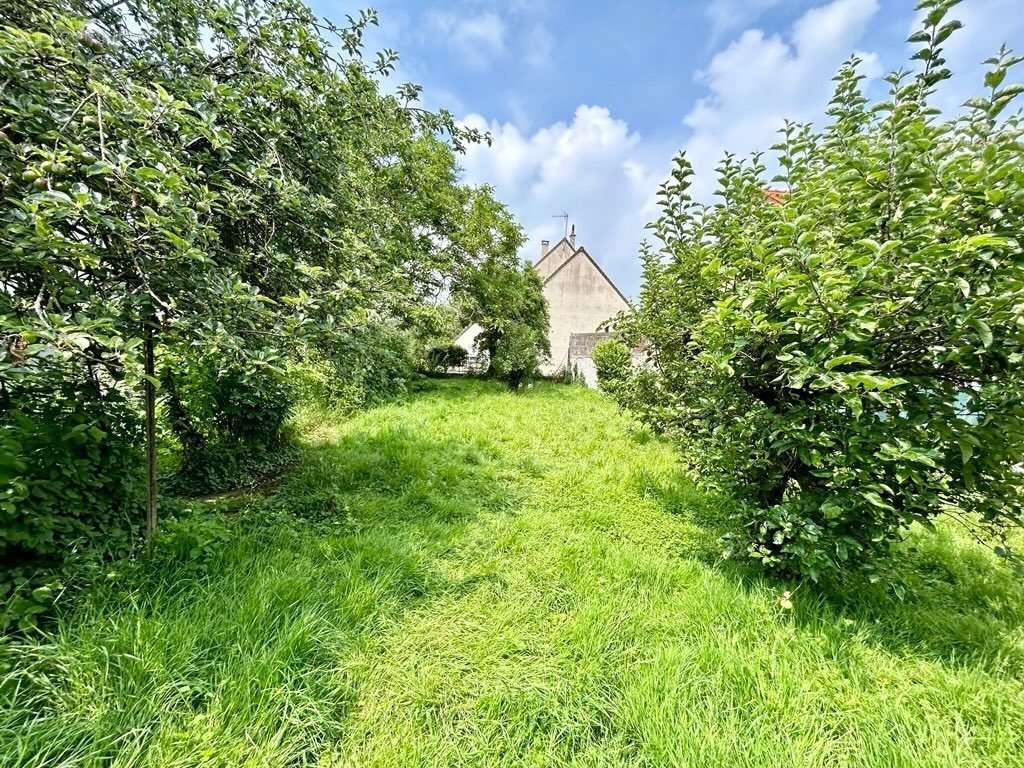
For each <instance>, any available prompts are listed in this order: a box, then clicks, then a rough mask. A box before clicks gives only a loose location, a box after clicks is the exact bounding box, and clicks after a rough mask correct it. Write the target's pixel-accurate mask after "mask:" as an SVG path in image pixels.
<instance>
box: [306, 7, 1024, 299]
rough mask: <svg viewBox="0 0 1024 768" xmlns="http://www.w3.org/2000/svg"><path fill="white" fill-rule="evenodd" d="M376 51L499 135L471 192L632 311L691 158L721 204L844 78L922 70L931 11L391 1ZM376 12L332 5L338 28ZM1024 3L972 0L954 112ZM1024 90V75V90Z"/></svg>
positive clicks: (373, 45)
mask: <svg viewBox="0 0 1024 768" xmlns="http://www.w3.org/2000/svg"><path fill="white" fill-rule="evenodd" d="M367 2H371V4H372V5H373V7H375V8H376V9H377V10H378V11H379V13H380V18H381V25H380V28H379V29H377V30H374V31H373V32H372V33H371V34H370V35H369V36H368V38H367V47H368V48H369V49H370V50H371V51H372V50H376V49H380V48H384V47H390V48H394V49H395V50H397V51H398V52H399V54H400V56H401V61H400V63H399V69H398V71H397V72H396V75H395V77H394V78H392V79H393V80H394V81H395V83H397V82H404V81H412V82H416V83H419V84H421V85H422V86H424V89H425V91H424V97H423V100H424V103H425V104H426V105H427V106H430V107H440V106H444V107H447V108H448V109H449V110H451V111H452V112H453V113H454V114H455V116H456V117H457V118H459V119H460V120H463V121H464V122H466V123H469V124H473V125H477V126H479V127H482V128H486V129H487V130H489V131H490V132H491V134H492V135H493V137H494V142H493V144H492V146H491V147H489V148H488V147H482V146H480V147H473V148H471V149H470V150H469V151H468V152H467V154H466V155H465V156H463V157H462V158H461V163H460V164H461V165H462V167H463V169H464V178H465V180H466V181H468V182H472V183H487V184H490V185H492V186H493V187H494V188H495V190H496V194H497V196H498V197H499V198H500V199H501V200H503V201H504V202H506V203H507V204H508V205H509V207H510V209H511V210H512V212H513V213H514V214H515V215H516V217H517V218H518V220H519V222H520V223H521V224H522V225H523V227H524V229H525V231H526V232H527V235H528V236H529V238H530V240H529V242H528V244H527V245H526V246H525V247H524V252H523V256H524V257H526V258H531V259H534V258H535V257H536V255H537V254H538V253H539V241H540V239H542V238H547V239H551V240H555V239H557V237H559V236H560V235H561V227H562V224H561V222H560V221H558V220H556V219H554V218H552V216H553V215H554V214H557V213H561V212H562V211H563V210H564V211H567V212H568V213H569V215H570V220H571V221H572V222H574V223H575V224H576V229H577V233H578V239H577V242H579V243H582V244H583V245H586V246H587V250H588V251H589V252H590V253H591V254H592V255H593V256H594V257H595V258H596V259H597V260H598V261H599V262H601V264H602V266H604V267H605V269H606V270H607V271H608V273H609V274H610V275H611V276H612V278H613V279H614V280H615V281H616V283H618V285H619V287H620V288H621V289H622V290H623V292H625V293H626V294H627V295H635V294H636V291H637V289H638V286H639V262H638V260H637V255H636V254H637V250H638V246H639V243H640V241H641V239H643V237H644V235H645V233H644V229H643V227H644V224H645V223H646V222H647V221H649V220H650V219H651V218H653V216H654V215H655V210H656V209H655V206H654V202H655V192H656V191H657V186H658V184H659V183H660V182H661V180H662V179H663V178H664V177H665V175H666V173H667V170H668V168H669V163H670V161H671V158H672V156H673V155H674V154H675V153H677V152H678V151H679V150H682V149H685V150H686V151H687V154H688V156H689V158H690V160H691V162H693V163H694V165H695V167H696V169H697V172H698V175H697V180H696V184H695V192H696V194H697V195H698V197H701V198H703V199H706V200H708V201H710V200H712V194H713V192H714V177H713V174H712V171H713V169H714V167H715V165H716V164H717V162H718V160H719V159H720V158H721V156H722V153H723V152H724V151H726V150H729V151H732V152H736V153H739V154H747V153H749V152H750V151H753V150H755V149H767V148H768V147H769V146H770V145H771V144H773V143H774V141H775V139H776V137H775V133H774V132H775V130H776V129H777V128H778V126H779V125H780V124H781V122H782V120H783V119H785V118H787V117H788V118H791V119H797V120H814V121H818V122H820V121H821V118H822V115H823V112H824V108H825V104H826V102H827V100H828V97H829V95H830V93H831V85H832V84H831V81H830V78H831V76H832V74H833V73H834V72H835V70H836V68H837V67H838V66H839V64H840V63H842V61H843V60H844V59H846V58H847V57H848V56H849V55H850V54H851V53H853V52H857V53H858V54H859V55H860V56H861V58H863V59H864V64H863V66H862V70H863V72H864V74H866V75H868V76H869V77H870V78H871V80H870V81H869V82H870V87H871V88H872V90H874V91H878V90H879V89H880V88H881V85H882V84H881V83H880V82H879V78H880V77H881V76H882V75H884V73H885V72H887V71H889V70H891V69H894V68H896V67H898V66H901V65H903V64H905V62H906V61H907V57H908V47H907V46H906V44H905V39H906V37H907V36H908V34H909V33H910V31H911V29H912V27H913V24H914V19H915V12H914V5H915V2H914V0H701V1H697V0H678V1H677V2H670V1H669V0H635V1H634V2H625V1H623V2H612V1H611V0H591V1H590V2H581V1H579V0H572V1H570V0H565V1H563V2H560V1H559V0H549V1H548V2H543V1H542V0H510V1H508V2H498V1H497V0H455V1H449V2H416V1H414V0H377V2H376V3H372V1H371V0H367ZM367 2H362V3H360V2H349V1H348V0H314V1H313V2H312V5H313V7H314V9H315V10H316V11H317V12H318V13H320V14H322V15H324V16H328V17H330V18H333V19H335V20H337V21H342V20H344V16H345V14H346V13H352V12H354V11H355V10H357V9H358V8H361V7H365V6H366V4H367ZM1022 6H1024V0H964V2H963V3H962V4H961V5H960V6H957V8H955V9H954V11H953V16H955V17H956V18H959V19H961V20H962V21H963V22H964V24H965V28H964V29H963V30H961V31H960V32H958V33H957V34H956V35H954V37H953V38H951V39H950V40H949V41H948V44H947V46H946V49H947V59H948V60H949V63H950V65H951V66H952V68H953V70H954V72H955V73H956V75H957V76H956V77H955V79H954V80H953V81H951V82H949V83H947V84H945V85H944V90H943V92H942V93H941V94H940V99H941V106H943V107H944V108H945V109H947V110H954V109H955V108H956V105H957V104H959V103H961V102H962V101H963V100H964V99H965V98H967V97H968V96H970V95H973V94H974V93H975V92H976V91H977V90H978V84H980V82H981V76H982V73H983V71H984V69H983V67H982V66H981V65H980V62H981V61H982V60H983V59H985V58H987V57H988V56H989V55H991V54H992V53H993V52H994V51H995V50H996V49H997V48H998V46H999V44H1000V43H1002V42H1006V43H1008V44H1009V45H1010V46H1011V47H1013V48H1015V49H1017V50H1018V51H1022V52H1024V7H1022ZM1016 79H1017V80H1020V79H1024V67H1022V68H1021V69H1020V70H1019V71H1018V73H1017V77H1016Z"/></svg>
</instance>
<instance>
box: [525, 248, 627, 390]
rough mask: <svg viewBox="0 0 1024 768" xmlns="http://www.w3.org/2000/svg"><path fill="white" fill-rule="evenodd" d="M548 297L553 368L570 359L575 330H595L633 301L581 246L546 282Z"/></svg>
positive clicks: (551, 369)
mask: <svg viewBox="0 0 1024 768" xmlns="http://www.w3.org/2000/svg"><path fill="white" fill-rule="evenodd" d="M544 298H545V299H547V302H548V313H549V316H550V321H551V332H550V336H549V338H550V341H551V361H550V364H549V371H550V372H553V371H557V370H558V369H559V368H561V367H562V366H563V365H565V363H566V362H567V360H568V354H569V340H570V337H571V336H572V334H574V333H595V332H597V331H598V329H599V328H600V326H601V325H603V324H604V323H605V322H607V321H608V320H611V319H612V318H613V317H615V315H617V314H618V313H619V312H624V311H627V310H629V308H630V304H629V302H628V301H627V300H626V297H625V296H623V295H622V293H621V292H620V291H619V289H618V288H616V287H615V284H614V283H613V282H612V281H611V280H610V279H609V278H608V276H607V275H606V274H605V273H604V270H602V269H601V267H600V266H598V264H597V262H596V261H594V259H593V258H592V257H591V256H590V254H589V253H587V251H586V249H584V248H579V249H577V250H576V251H575V253H573V255H572V256H571V257H570V258H568V259H567V260H565V261H564V262H563V263H562V264H561V265H560V266H559V267H558V268H557V269H555V270H554V271H552V272H551V274H550V275H549V276H548V278H547V279H546V280H545V281H544Z"/></svg>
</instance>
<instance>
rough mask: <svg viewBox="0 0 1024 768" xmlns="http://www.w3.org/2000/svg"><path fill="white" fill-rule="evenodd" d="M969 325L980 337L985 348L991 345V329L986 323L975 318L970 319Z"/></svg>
mask: <svg viewBox="0 0 1024 768" xmlns="http://www.w3.org/2000/svg"><path fill="white" fill-rule="evenodd" d="M971 327H973V328H974V329H975V330H976V331H977V332H978V336H979V337H981V343H982V346H984V347H985V348H986V349H988V348H989V347H991V346H992V329H991V328H989V327H988V323H986V322H985V321H984V320H981V319H975V320H972V321H971Z"/></svg>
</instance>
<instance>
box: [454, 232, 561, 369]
mask: <svg viewBox="0 0 1024 768" xmlns="http://www.w3.org/2000/svg"><path fill="white" fill-rule="evenodd" d="M517 242H518V241H517ZM456 299H457V300H458V301H459V302H460V304H461V305H462V307H463V317H464V320H465V322H466V323H467V324H469V323H478V324H479V325H480V326H481V327H482V328H483V329H484V330H483V331H482V332H481V333H480V334H479V335H478V336H477V339H476V341H477V344H478V345H479V348H480V349H481V350H482V351H483V352H486V353H487V354H488V355H489V356H490V358H491V362H492V364H493V362H494V358H495V355H496V354H497V352H498V349H499V347H500V346H501V339H502V336H504V335H505V334H506V333H508V332H510V331H512V330H513V329H519V330H517V331H516V333H518V334H520V337H519V338H518V339H517V340H516V341H515V342H514V343H518V342H519V341H521V340H522V338H523V336H522V329H524V328H525V329H529V330H531V331H532V332H533V339H534V356H535V357H547V356H548V355H550V354H551V345H550V344H549V342H548V325H549V317H548V305H547V300H546V299H545V298H544V284H543V282H542V281H541V278H540V274H538V272H537V271H536V270H535V269H534V268H533V267H532V266H530V265H526V266H523V265H520V264H519V263H518V261H517V260H516V259H515V257H514V253H506V254H504V258H503V259H499V258H491V259H488V260H486V261H485V262H484V263H483V264H481V265H480V266H479V267H478V268H477V269H475V270H474V271H472V272H471V273H470V274H469V275H467V278H466V279H465V280H464V281H463V282H462V283H460V284H459V286H458V291H457V293H456Z"/></svg>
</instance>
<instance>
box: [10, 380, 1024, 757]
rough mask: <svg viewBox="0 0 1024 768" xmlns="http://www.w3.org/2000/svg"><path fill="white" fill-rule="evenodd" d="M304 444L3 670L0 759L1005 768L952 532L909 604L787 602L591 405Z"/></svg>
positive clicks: (326, 428)
mask: <svg viewBox="0 0 1024 768" xmlns="http://www.w3.org/2000/svg"><path fill="white" fill-rule="evenodd" d="M300 426H301V429H302V431H303V433H304V434H305V435H306V440H307V442H308V447H307V449H306V450H305V458H304V460H303V461H302V462H301V464H300V465H299V467H298V468H297V469H296V470H295V471H294V473H293V474H292V475H291V476H290V477H289V478H288V479H286V481H285V482H284V483H283V484H282V485H281V487H280V488H279V489H278V491H277V492H276V494H275V495H274V496H273V497H271V498H270V499H269V500H266V501H257V502H252V503H251V504H250V505H249V508H248V509H245V510H243V511H242V512H241V513H229V514H226V515H224V518H223V519H224V520H225V521H226V522H223V523H222V522H218V521H217V520H219V519H220V518H214V519H212V520H211V518H210V516H209V515H207V516H205V517H198V518H197V519H196V520H193V521H190V520H188V519H186V520H183V521H181V522H180V523H177V524H172V525H171V526H170V528H169V531H168V533H167V535H166V536H165V537H164V542H163V543H162V544H161V546H160V547H159V548H158V549H157V551H156V552H155V553H154V556H153V558H152V559H151V560H149V561H146V562H144V563H140V564H138V565H136V566H127V565H126V566H123V572H120V573H114V574H112V575H111V579H110V584H108V585H106V586H103V587H99V588H96V589H95V590H93V592H92V593H90V594H89V595H88V597H87V599H86V600H84V602H82V603H81V604H80V605H79V606H78V607H77V608H76V609H75V610H74V611H72V612H70V613H68V614H67V615H65V616H63V617H61V619H60V621H59V623H58V626H57V627H56V628H55V630H54V631H53V634H52V635H51V636H49V637H47V638H44V639H43V640H39V641H33V642H26V643H23V644H21V645H18V646H16V647H13V648H11V649H9V650H10V651H13V654H14V656H13V658H14V661H13V664H12V663H8V669H7V671H6V673H5V675H6V676H5V679H4V681H3V683H2V687H0V692H2V694H3V700H2V702H0V705H2V710H0V765H3V766H15V765H17V766H48V767H49V766H101V765H102V766H135V765H152V766H194V765H202V766H221V765H223V766H228V765H231V766H235V765H244V766H283V765H289V766H295V765H320V766H627V765H628V766H730V768H740V767H741V766H858V767H860V766H880V767H881V766H884V767H885V768H891V767H893V766H908V767H909V766H914V767H915V768H920V767H921V766H943V767H945V766H953V765H956V766H985V767H986V768H991V767H992V766H1021V765H1024V599H1022V598H1024V588H1022V586H1021V584H1020V583H1019V582H1018V581H1016V580H1015V579H1014V578H1013V577H1012V576H1011V575H1010V574H1009V573H1007V572H1006V571H1005V570H1003V569H1002V568H1001V567H1000V566H999V565H997V564H996V563H994V562H993V561H992V559H991V558H989V557H988V556H987V555H985V554H984V553H983V552H981V551H980V550H977V549H975V548H972V547H971V546H970V545H969V544H967V543H966V542H963V541H960V540H959V539H958V538H957V537H956V536H955V533H954V532H952V531H945V532H942V533H940V534H938V535H935V534H926V533H923V532H921V533H917V534H915V536H914V537H913V538H912V539H911V541H910V542H908V545H907V547H906V548H905V550H904V552H903V553H902V554H901V555H900V558H899V567H900V569H901V572H902V573H903V577H902V578H903V581H904V584H905V586H906V588H907V596H906V598H905V599H904V600H903V601H899V600H896V599H894V598H891V597H889V596H887V595H886V593H885V592H884V591H881V590H878V589H864V588H860V587H858V588H856V589H854V588H850V589H847V590H846V591H845V592H844V593H837V594H822V593H819V592H815V590H814V589H813V588H811V587H809V586H803V587H800V588H798V589H797V590H796V592H795V594H794V597H793V601H794V607H793V608H792V609H791V610H790V609H786V608H784V607H783V606H782V604H781V603H780V599H779V598H780V595H781V593H782V591H783V590H785V589H789V588H791V586H789V585H785V584H781V583H779V582H775V581H771V580H765V579H760V578H758V577H757V576H756V575H752V574H751V573H748V572H745V571H744V570H742V569H739V568H738V567H735V566H733V565H730V564H726V563H721V562H719V561H718V560H717V559H716V556H715V551H716V550H715V540H716V537H717V534H718V531H717V529H716V522H715V521H716V516H717V515H718V514H719V510H720V509H721V506H722V504H723V503H724V502H723V501H721V500H719V499H715V498H713V497H709V496H707V495H706V494H704V493H702V492H700V491H699V490H698V489H697V488H695V487H694V486H693V484H692V483H691V482H689V481H688V480H687V479H686V478H685V477H683V476H681V474H680V472H679V470H678V467H677V465H676V462H675V457H674V454H673V451H672V450H671V449H670V448H669V447H668V446H666V445H664V444H663V443H661V442H660V441H659V440H657V439H654V438H652V437H651V436H650V435H648V434H646V433H644V432H643V431H639V430H637V429H635V428H633V427H632V426H631V425H629V424H628V423H627V422H626V420H625V419H624V418H623V417H621V416H620V415H618V414H616V413H615V412H614V410H613V408H612V407H611V406H610V405H609V403H608V402H607V401H605V400H604V399H602V398H601V397H600V396H599V395H597V394H595V393H593V392H588V391H585V390H582V389H579V388H576V387H564V386H563V387H558V386H552V385H542V386H539V387H537V388H535V389H533V390H531V391H529V392H528V393H525V394H522V395H512V394H509V393H507V392H505V391H503V390H502V389H501V388H500V387H498V386H497V385H491V384H488V383H481V382H460V381H443V382H436V383H434V384H432V385H431V387H430V388H429V389H428V391H426V392H425V393H422V394H420V395H418V396H416V397H415V398H412V399H410V400H409V401H408V402H405V403H399V404H395V405H391V406H387V407H383V408H379V409H376V410H374V411H372V412H369V413H366V414H363V415H361V416H359V417H356V418H353V419H347V420H345V419H332V418H330V417H329V415H328V414H323V413H315V412H310V413H306V414H304V415H303V417H302V418H301V419H300ZM302 521H308V522H302Z"/></svg>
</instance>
